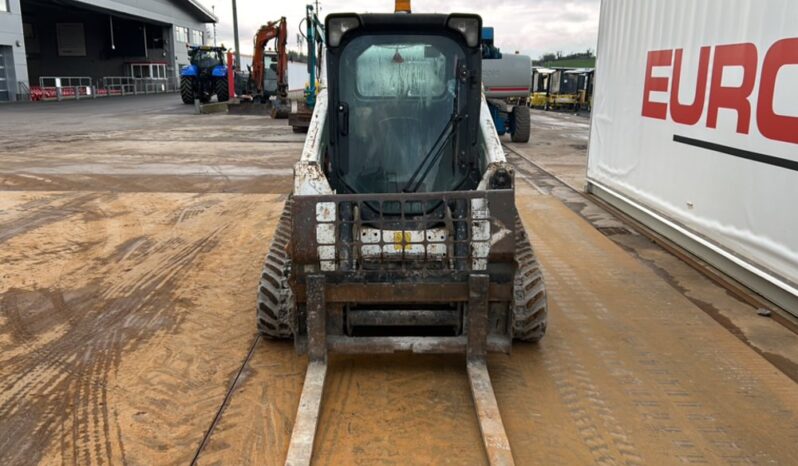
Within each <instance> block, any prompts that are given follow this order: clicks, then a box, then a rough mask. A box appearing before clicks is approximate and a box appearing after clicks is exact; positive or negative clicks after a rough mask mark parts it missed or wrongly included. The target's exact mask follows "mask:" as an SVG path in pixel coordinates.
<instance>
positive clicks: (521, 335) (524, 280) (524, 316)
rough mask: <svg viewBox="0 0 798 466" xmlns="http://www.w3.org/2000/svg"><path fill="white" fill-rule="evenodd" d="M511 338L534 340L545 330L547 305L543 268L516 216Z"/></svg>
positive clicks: (538, 338) (531, 341) (532, 341)
mask: <svg viewBox="0 0 798 466" xmlns="http://www.w3.org/2000/svg"><path fill="white" fill-rule="evenodd" d="M515 261H516V263H517V267H518V268H517V269H516V272H515V287H514V288H515V289H514V294H515V302H514V305H513V338H515V339H516V340H521V341H527V342H530V343H536V342H538V341H540V339H541V338H543V335H545V334H546V320H547V317H548V309H547V306H546V285H545V283H544V281H543V272H542V271H541V270H540V264H539V263H538V261H537V258H536V257H535V251H534V250H533V249H532V244H531V243H530V242H529V237H528V235H527V234H526V230H524V224H523V223H522V222H521V218H520V217H516V219H515Z"/></svg>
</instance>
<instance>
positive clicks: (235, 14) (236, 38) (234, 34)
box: [233, 0, 241, 71]
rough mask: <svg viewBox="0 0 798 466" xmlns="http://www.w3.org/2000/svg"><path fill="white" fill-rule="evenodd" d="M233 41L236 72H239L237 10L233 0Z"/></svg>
mask: <svg viewBox="0 0 798 466" xmlns="http://www.w3.org/2000/svg"><path fill="white" fill-rule="evenodd" d="M233 41H234V43H235V47H236V71H241V52H240V50H241V47H240V46H239V44H238V8H237V7H236V0H233Z"/></svg>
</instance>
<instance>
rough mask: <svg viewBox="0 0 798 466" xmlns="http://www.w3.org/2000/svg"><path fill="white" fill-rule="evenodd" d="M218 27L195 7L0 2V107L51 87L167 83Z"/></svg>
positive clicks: (141, 0) (188, 3) (175, 1)
mask: <svg viewBox="0 0 798 466" xmlns="http://www.w3.org/2000/svg"><path fill="white" fill-rule="evenodd" d="M216 21H217V19H216V16H215V15H214V14H213V13H212V12H211V11H209V10H208V9H207V8H205V7H204V6H203V5H202V4H200V3H199V2H198V1H196V0H115V1H111V0H85V1H84V0H81V1H73V0H63V1H54V0H0V102H3V101H15V100H18V99H19V98H21V97H22V96H23V95H26V94H30V92H31V89H32V88H39V87H48V86H55V85H56V83H58V85H59V86H60V85H65V86H72V85H74V86H78V85H79V86H91V85H93V86H97V87H103V85H104V84H106V85H108V84H109V83H113V82H117V83H118V82H120V78H149V79H153V80H162V81H164V83H170V84H171V83H173V82H176V80H177V75H178V73H179V70H180V67H181V66H182V65H185V64H187V63H188V55H187V51H186V46H187V45H188V44H191V45H201V44H203V43H204V42H205V41H206V40H208V39H209V38H207V37H206V25H207V24H208V23H215V22H216Z"/></svg>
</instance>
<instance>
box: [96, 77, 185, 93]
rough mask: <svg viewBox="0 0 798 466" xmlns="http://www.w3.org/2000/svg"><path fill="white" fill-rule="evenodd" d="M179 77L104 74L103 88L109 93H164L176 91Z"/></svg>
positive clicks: (101, 89)
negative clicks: (139, 76)
mask: <svg viewBox="0 0 798 466" xmlns="http://www.w3.org/2000/svg"><path fill="white" fill-rule="evenodd" d="M178 88H179V85H178V81H177V78H134V77H132V76H104V77H103V78H102V88H100V89H99V90H98V91H103V90H104V91H105V94H107V95H129V94H133V95H138V94H162V93H166V92H176V91H177V90H178Z"/></svg>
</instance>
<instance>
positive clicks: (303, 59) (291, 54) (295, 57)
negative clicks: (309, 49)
mask: <svg viewBox="0 0 798 466" xmlns="http://www.w3.org/2000/svg"><path fill="white" fill-rule="evenodd" d="M288 61H294V62H299V63H307V62H308V56H307V55H306V54H304V53H302V52H295V51H293V50H289V51H288Z"/></svg>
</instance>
